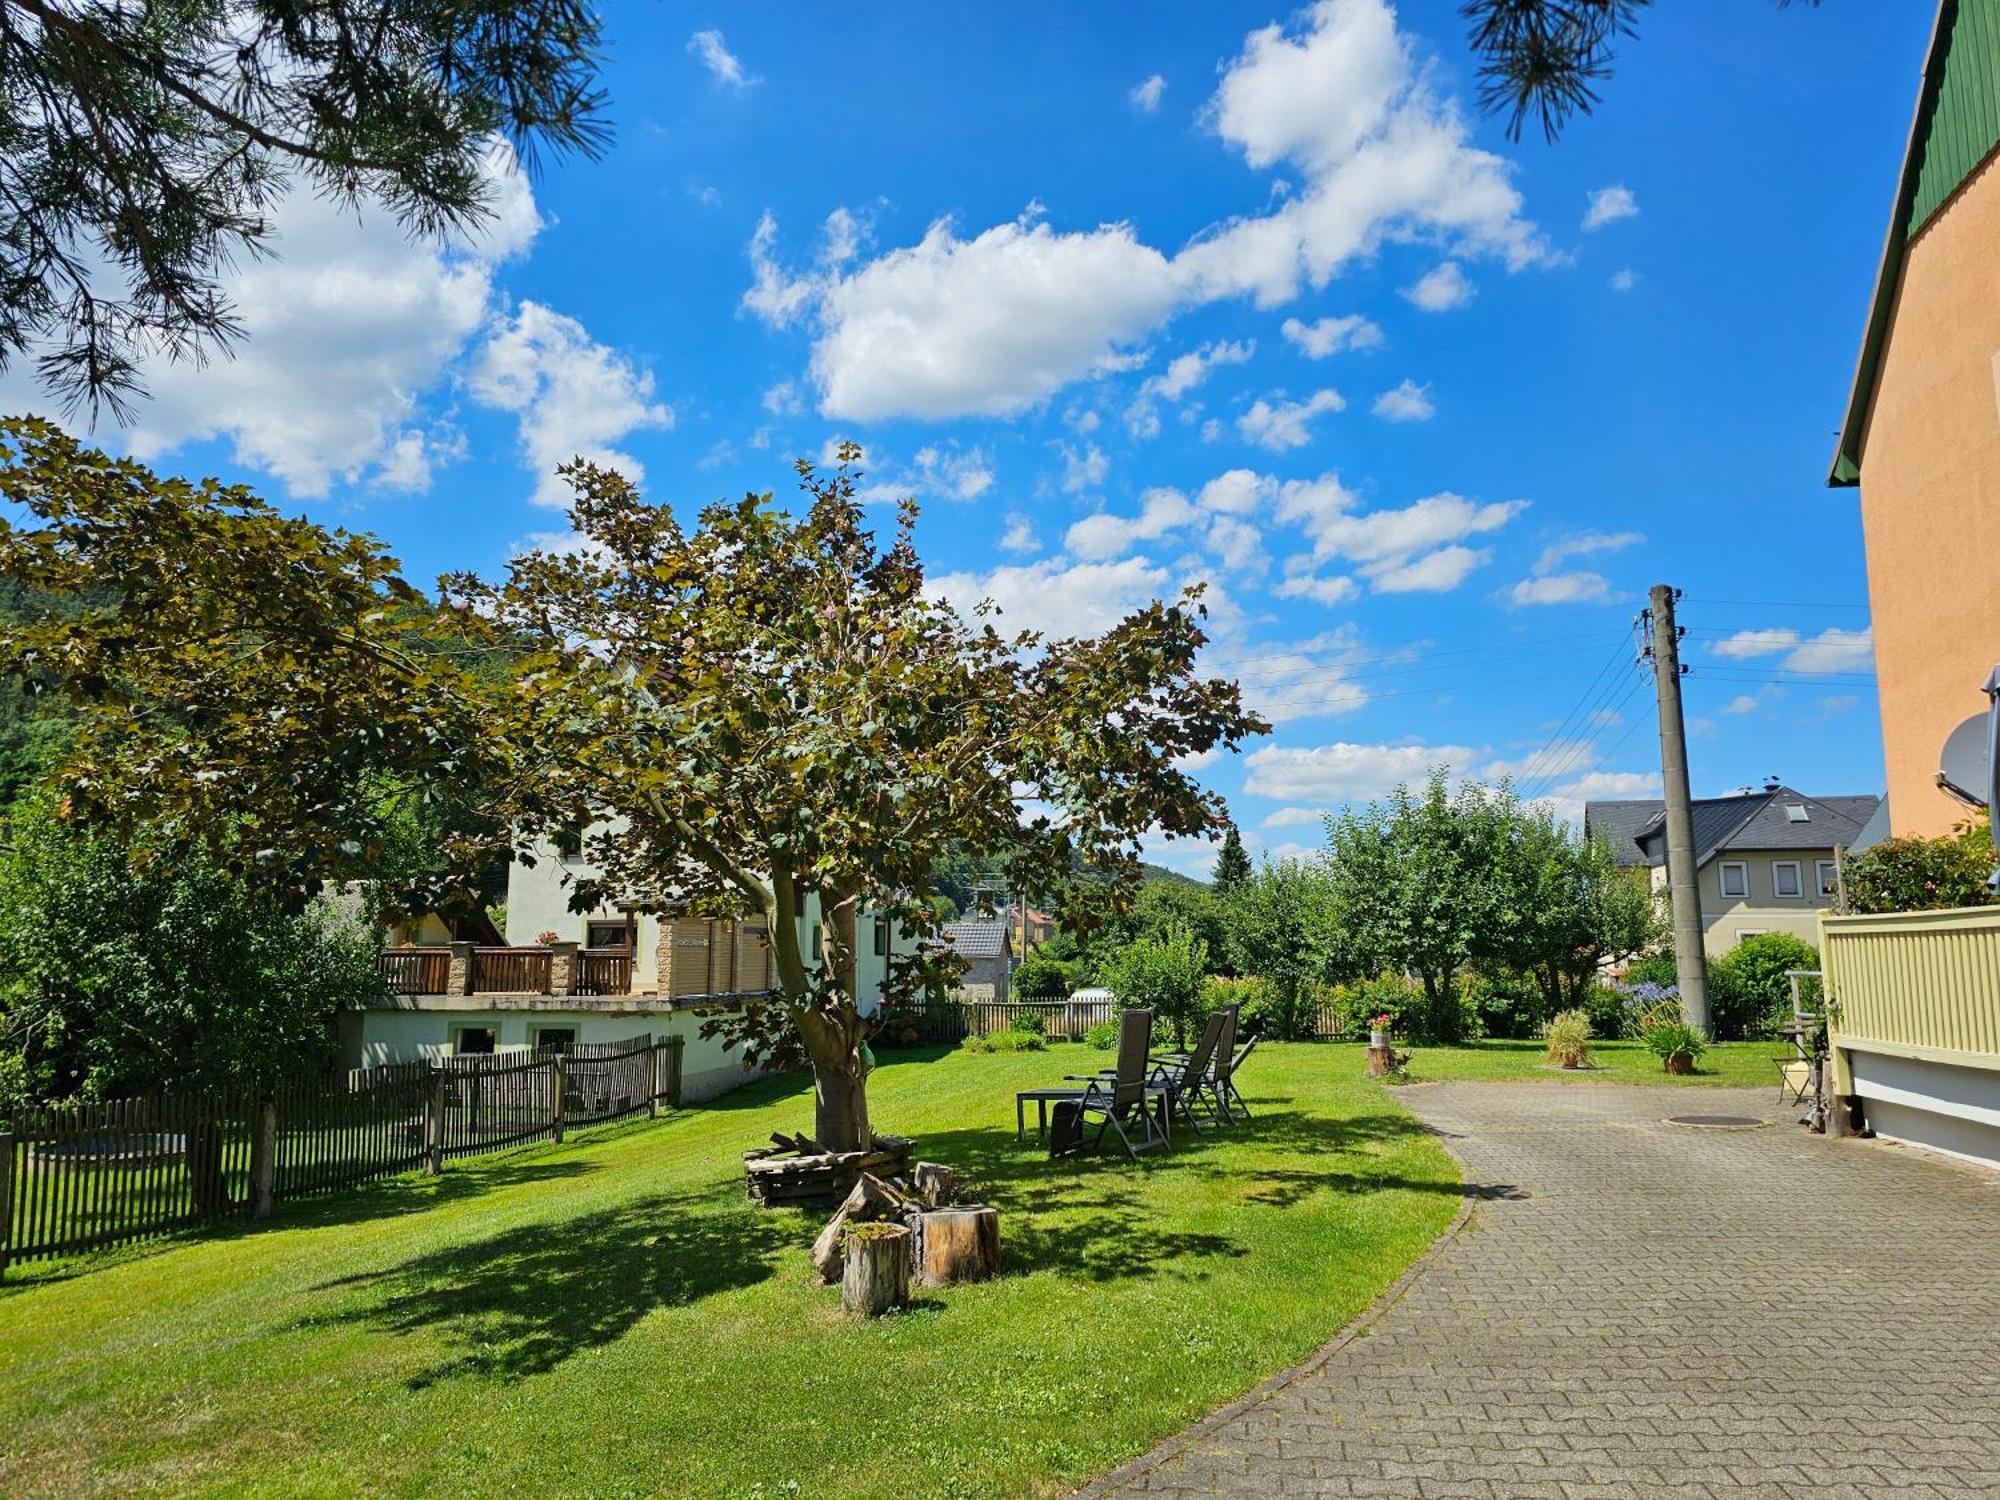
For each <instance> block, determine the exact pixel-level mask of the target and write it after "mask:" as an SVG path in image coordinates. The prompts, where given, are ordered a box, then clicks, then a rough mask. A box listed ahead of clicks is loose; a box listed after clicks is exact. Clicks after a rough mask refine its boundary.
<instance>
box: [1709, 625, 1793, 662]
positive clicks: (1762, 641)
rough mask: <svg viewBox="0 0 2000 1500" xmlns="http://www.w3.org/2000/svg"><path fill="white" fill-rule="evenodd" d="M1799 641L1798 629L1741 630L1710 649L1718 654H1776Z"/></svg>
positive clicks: (1734, 655)
mask: <svg viewBox="0 0 2000 1500" xmlns="http://www.w3.org/2000/svg"><path fill="white" fill-rule="evenodd" d="M1798 643H1799V633H1798V632H1797V631H1796V630H1739V631H1737V632H1736V634H1734V635H1732V636H1730V637H1728V638H1727V639H1725V640H1720V641H1717V642H1716V643H1715V644H1714V645H1713V646H1711V647H1709V648H1708V649H1709V650H1710V651H1712V652H1714V653H1715V654H1716V655H1717V656H1730V657H1739V658H1740V657H1746V656H1775V655H1777V654H1778V653H1779V652H1780V651H1789V650H1790V649H1791V648H1792V647H1793V646H1796V645H1797V644H1798Z"/></svg>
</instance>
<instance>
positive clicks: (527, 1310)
mask: <svg viewBox="0 0 2000 1500" xmlns="http://www.w3.org/2000/svg"><path fill="white" fill-rule="evenodd" d="M797 1240H798V1230H797V1226H796V1225H795V1224H794V1223H793V1222H792V1216H790V1215H785V1216H782V1217H777V1216H765V1215H760V1214H759V1213H757V1212H756V1211H755V1210H753V1209H751V1208H750V1207H749V1206H748V1205H740V1206H736V1205H732V1206H730V1207H728V1208H718V1207H717V1200H716V1198H715V1196H714V1195H713V1194H712V1193H677V1194H663V1195H656V1196H653V1197H648V1198H641V1199H636V1200H634V1201H632V1202H630V1203H626V1204H621V1205H620V1206H619V1207H617V1208H615V1209H605V1210H601V1211H599V1212H596V1213H590V1214H584V1215H581V1216H579V1217H577V1218H573V1219H568V1220H563V1221H560V1222H557V1223H548V1222H537V1223H533V1224H525V1225H522V1226H520V1227H518V1228H515V1229H510V1230H508V1231H506V1232H505V1233H502V1234H498V1235H494V1236H492V1237H490V1238H487V1239H482V1240H475V1241H472V1242H470V1243H467V1244H462V1245H454V1246H451V1247H449V1248H447V1249H444V1250H438V1251H434V1252H432V1253H430V1254H428V1255H423V1256H419V1257H417V1258H416V1259H413V1260H409V1261H405V1262H403V1263H402V1264H400V1265H397V1266H392V1267H390V1268H388V1269H386V1270H382V1271H370V1272H361V1273H358V1274H355V1275H352V1276H344V1277H340V1278H337V1279H335V1280H332V1281H327V1282H323V1283H321V1284H320V1285H319V1286H317V1287H315V1288H314V1290H315V1291H320V1292H331V1293H335V1294H338V1295H337V1297H336V1300H335V1305H334V1306H331V1307H329V1308H327V1309H325V1310H323V1311H321V1312H319V1313H316V1314H313V1315H310V1316H308V1317H307V1318H304V1319H302V1320H301V1321H300V1326H301V1327H307V1328H311V1327H320V1328H324V1327H327V1326H329V1325H339V1324H358V1325H361V1326H364V1327H367V1328H372V1329H376V1330H380V1331H386V1332H389V1333H397V1334H418V1333H426V1332H428V1333H436V1332H439V1331H443V1332H444V1333H445V1334H446V1335H447V1336H448V1337H449V1338H450V1339H451V1340H452V1342H454V1343H455V1344H457V1345H458V1346H459V1347H460V1349H461V1350H462V1352H461V1353H460V1354H459V1355H458V1356H457V1357H456V1358H453V1359H449V1360H447V1361H445V1362H444V1363H442V1364H439V1365H436V1366H434V1367H432V1368H430V1369H427V1370H424V1371H422V1372H420V1373H419V1374H417V1375H414V1376H411V1377H409V1378H408V1379H407V1380H406V1382H405V1384H406V1385H407V1386H408V1387H409V1388H410V1389H413V1390H416V1389H422V1388H425V1387H428V1386H432V1385H435V1384H437V1383H439V1382H440V1381H445V1380H452V1379H459V1378H464V1377H472V1378H476V1379H483V1380H490V1381H503V1382H512V1381H518V1380H522V1379H526V1378H527V1377H529V1376H532V1375H538V1374H542V1373H544V1372H546V1371H549V1370H552V1369H554V1368H556V1367H557V1366H558V1365H560V1364H562V1363H563V1362H564V1361H565V1360H567V1359H569V1358H571V1357H572V1356H573V1355H576V1354H578V1353H581V1352H583V1351H585V1350H587V1349H591V1348H595V1347H598V1346H600V1345H603V1344H606V1343H609V1342H611V1341H612V1340H615V1339H617V1338H618V1337H620V1336H621V1335H622V1334H624V1333H625V1332H626V1330H628V1329H630V1328H631V1327H632V1326H633V1325H634V1324H635V1323H637V1322H638V1321H639V1320H640V1319H642V1318H644V1317H646V1316H647V1315H648V1314H649V1313H651V1312H654V1311H655V1310H657V1309H660V1308H668V1307H684V1306H687V1305H688V1304H690V1303H693V1302H698V1301H700V1300H701V1299H702V1298H704V1297H710V1296H713V1295H715V1294H717V1293H719V1292H726V1291H732V1290H736V1289H739V1288H743V1287H749V1286H754V1285H756V1284H757V1283H759V1282H762V1281H765V1280H767V1279H769V1278H770V1277H771V1276H772V1275H773V1274H774V1273H775V1271H776V1269H777V1265H778V1262H779V1258H780V1257H781V1256H782V1255H783V1254H784V1253H785V1252H786V1250H787V1249H789V1248H793V1247H795V1246H796V1244H797Z"/></svg>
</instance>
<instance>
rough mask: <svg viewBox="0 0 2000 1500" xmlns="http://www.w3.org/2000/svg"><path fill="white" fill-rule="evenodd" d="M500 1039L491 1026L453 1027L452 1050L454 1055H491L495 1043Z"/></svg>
mask: <svg viewBox="0 0 2000 1500" xmlns="http://www.w3.org/2000/svg"><path fill="white" fill-rule="evenodd" d="M498 1040H499V1038H498V1037H496V1036H495V1035H494V1034H493V1028H492V1027H491V1026H454V1027H452V1028H451V1051H452V1055H453V1056H454V1057H491V1056H492V1055H493V1045H494V1043H495V1042H496V1041H498Z"/></svg>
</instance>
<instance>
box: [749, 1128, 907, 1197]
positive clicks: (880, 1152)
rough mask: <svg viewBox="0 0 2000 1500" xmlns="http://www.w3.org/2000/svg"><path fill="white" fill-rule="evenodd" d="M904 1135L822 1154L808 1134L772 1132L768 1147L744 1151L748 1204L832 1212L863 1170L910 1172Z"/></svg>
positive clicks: (880, 1136)
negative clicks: (865, 1146)
mask: <svg viewBox="0 0 2000 1500" xmlns="http://www.w3.org/2000/svg"><path fill="white" fill-rule="evenodd" d="M915 1144H916V1143H915V1142H914V1141H912V1140H911V1139H910V1138H909V1137H908V1136H903V1135H878V1136H875V1137H874V1138H873V1139H872V1140H871V1142H870V1146H871V1148H872V1149H870V1150H867V1151H824V1150H822V1149H820V1145H819V1142H817V1141H815V1140H813V1139H812V1137H810V1136H804V1135H788V1134H786V1133H785V1132H783V1131H778V1130H774V1131H772V1132H771V1144H770V1145H768V1146H757V1147H754V1148H753V1149H751V1150H749V1151H745V1152H744V1153H743V1179H744V1186H745V1189H746V1190H747V1191H748V1193H749V1195H750V1201H751V1202H752V1203H757V1204H761V1205H763V1206H764V1207H766V1208H832V1207H833V1206H834V1205H835V1204H837V1203H839V1202H841V1200H843V1199H844V1198H846V1197H847V1195H848V1194H849V1193H851V1192H853V1191H854V1184H855V1183H856V1182H857V1181H858V1180H859V1179H860V1177H861V1174H862V1173H863V1172H875V1173H878V1174H885V1175H891V1176H893V1175H896V1174H899V1173H902V1172H905V1171H907V1170H908V1168H909V1162H910V1150H911V1148H912V1147H913V1146H914V1145H915Z"/></svg>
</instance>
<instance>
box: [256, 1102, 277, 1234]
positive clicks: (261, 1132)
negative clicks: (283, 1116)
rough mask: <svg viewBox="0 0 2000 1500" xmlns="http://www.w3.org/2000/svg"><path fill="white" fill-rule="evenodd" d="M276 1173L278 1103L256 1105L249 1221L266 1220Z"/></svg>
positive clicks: (258, 1103) (269, 1210)
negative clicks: (251, 1219)
mask: <svg viewBox="0 0 2000 1500" xmlns="http://www.w3.org/2000/svg"><path fill="white" fill-rule="evenodd" d="M277 1171H278V1101H277V1100H276V1099H274V1098H272V1097H271V1095H269V1094H266V1095H264V1097H263V1098H261V1099H259V1100H258V1101H257V1120H256V1133H255V1134H254V1135H252V1136H251V1137H250V1217H251V1218H253V1219H268V1218H270V1217H271V1204H272V1202H273V1192H272V1189H273V1188H274V1186H275V1185H276V1179H277Z"/></svg>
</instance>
